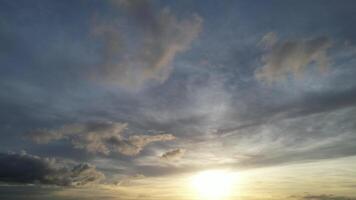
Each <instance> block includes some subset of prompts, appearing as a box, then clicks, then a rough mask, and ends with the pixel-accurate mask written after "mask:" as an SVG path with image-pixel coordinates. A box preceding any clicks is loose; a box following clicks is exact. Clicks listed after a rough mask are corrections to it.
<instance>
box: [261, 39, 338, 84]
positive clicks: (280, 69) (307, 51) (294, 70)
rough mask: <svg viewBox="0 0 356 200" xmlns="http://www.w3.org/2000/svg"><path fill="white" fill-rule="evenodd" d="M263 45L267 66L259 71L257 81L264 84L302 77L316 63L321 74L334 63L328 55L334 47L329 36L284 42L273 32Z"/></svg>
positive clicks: (263, 60) (264, 61)
mask: <svg viewBox="0 0 356 200" xmlns="http://www.w3.org/2000/svg"><path fill="white" fill-rule="evenodd" d="M259 44H260V46H262V47H264V49H265V51H266V52H265V55H264V56H263V57H262V62H263V63H264V64H263V66H262V67H260V68H258V69H257V70H256V71H255V77H256V78H257V79H258V80H261V81H266V82H274V81H278V80H281V79H285V78H286V77H287V76H288V75H292V76H294V77H297V76H301V75H302V73H303V71H304V70H305V69H306V68H307V67H308V66H309V65H310V64H312V63H316V65H317V66H318V67H319V69H320V70H323V69H325V68H326V67H328V66H329V63H330V58H329V57H328V54H327V51H328V49H329V48H330V47H331V45H332V43H331V40H330V39H329V38H328V37H325V36H320V37H314V38H310V39H296V40H282V41H280V40H278V38H277V35H276V34H275V33H273V32H270V33H267V34H266V35H265V36H263V38H262V40H261V41H260V43H259Z"/></svg>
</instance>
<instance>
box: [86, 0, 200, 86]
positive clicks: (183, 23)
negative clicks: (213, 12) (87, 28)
mask: <svg viewBox="0 0 356 200" xmlns="http://www.w3.org/2000/svg"><path fill="white" fill-rule="evenodd" d="M113 2H114V4H113V5H114V6H113V7H114V8H117V9H120V8H121V9H122V8H123V9H127V10H128V13H129V15H130V17H132V18H133V19H134V22H135V23H136V25H137V30H138V33H137V35H139V36H140V37H139V38H130V37H129V36H127V34H126V35H125V34H124V33H123V32H122V30H121V29H119V28H118V25H117V24H116V23H117V22H116V21H115V20H113V21H112V22H109V23H108V22H105V23H104V24H100V23H99V22H96V23H94V24H93V31H92V32H93V33H94V35H95V36H96V37H97V38H99V39H100V38H101V39H102V42H103V45H104V47H103V52H104V56H105V61H104V63H103V64H102V66H100V72H99V74H102V75H103V77H104V80H105V81H108V82H111V83H117V84H119V85H120V86H122V87H126V88H140V87H142V86H144V84H145V83H146V82H148V81H156V82H160V83H162V82H164V81H165V80H166V79H167V78H168V77H169V75H170V74H171V71H172V69H173V66H172V62H173V60H174V58H175V57H176V55H177V54H179V53H182V52H184V51H186V50H187V49H189V47H190V44H191V43H192V41H193V40H194V39H195V38H197V36H198V34H199V32H200V31H201V29H202V22H203V20H202V18H201V17H199V16H198V15H193V16H191V17H190V18H188V19H182V20H179V19H177V18H176V16H175V15H174V14H173V13H172V12H171V11H170V10H169V9H168V8H165V9H162V10H160V11H159V12H156V11H155V10H153V8H152V6H151V5H150V2H148V1H117V2H115V1H113ZM132 39H133V40H136V41H137V42H138V47H137V48H134V49H132V48H133V47H131V46H130V45H128V44H129V42H128V41H129V40H132Z"/></svg>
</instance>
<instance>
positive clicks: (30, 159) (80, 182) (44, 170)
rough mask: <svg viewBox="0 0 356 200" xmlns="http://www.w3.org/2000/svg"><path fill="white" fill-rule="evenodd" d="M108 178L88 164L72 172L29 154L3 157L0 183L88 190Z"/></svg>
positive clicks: (59, 164) (76, 166)
mask: <svg viewBox="0 0 356 200" xmlns="http://www.w3.org/2000/svg"><path fill="white" fill-rule="evenodd" d="M104 178H105V176H104V174H103V173H101V172H99V171H97V170H96V168H95V166H93V165H91V164H88V163H80V164H77V165H74V166H73V167H72V168H69V167H68V166H65V165H64V164H63V163H59V162H58V161H56V160H55V159H54V158H42V157H39V156H35V155H31V154H27V153H25V152H22V153H20V154H17V153H0V182H4V183H20V184H38V183H39V184H46V185H58V186H85V185H89V184H95V183H98V182H100V181H101V180H103V179H104Z"/></svg>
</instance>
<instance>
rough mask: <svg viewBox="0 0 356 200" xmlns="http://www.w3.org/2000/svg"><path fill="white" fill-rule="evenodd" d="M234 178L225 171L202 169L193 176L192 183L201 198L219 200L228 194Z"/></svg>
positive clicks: (233, 175)
mask: <svg viewBox="0 0 356 200" xmlns="http://www.w3.org/2000/svg"><path fill="white" fill-rule="evenodd" d="M235 178H236V177H235V174H233V173H229V172H227V171H221V170H211V171H204V172H200V173H198V174H197V175H195V176H194V177H193V179H192V185H193V187H194V188H195V189H196V191H197V193H198V195H199V197H200V198H201V199H209V200H220V199H224V198H226V197H227V196H229V195H230V193H231V190H232V186H233V182H234V179H235Z"/></svg>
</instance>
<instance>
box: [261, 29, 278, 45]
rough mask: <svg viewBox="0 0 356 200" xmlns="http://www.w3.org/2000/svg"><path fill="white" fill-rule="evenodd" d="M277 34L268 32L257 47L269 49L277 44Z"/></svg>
mask: <svg viewBox="0 0 356 200" xmlns="http://www.w3.org/2000/svg"><path fill="white" fill-rule="evenodd" d="M277 40H278V38H277V34H276V33H275V32H269V33H267V34H266V35H264V36H263V37H262V39H261V41H260V43H259V46H261V47H263V48H266V49H268V48H271V47H273V46H274V45H275V44H276V43H277Z"/></svg>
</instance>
